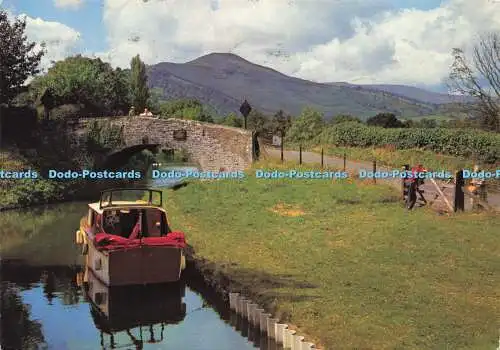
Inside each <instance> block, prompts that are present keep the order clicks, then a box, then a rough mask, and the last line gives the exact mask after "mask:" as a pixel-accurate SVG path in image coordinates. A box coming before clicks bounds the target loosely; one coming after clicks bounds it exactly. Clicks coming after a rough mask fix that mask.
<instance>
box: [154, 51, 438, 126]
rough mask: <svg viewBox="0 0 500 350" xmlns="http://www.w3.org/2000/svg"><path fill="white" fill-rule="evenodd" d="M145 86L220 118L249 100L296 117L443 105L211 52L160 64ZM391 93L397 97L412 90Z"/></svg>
mask: <svg viewBox="0 0 500 350" xmlns="http://www.w3.org/2000/svg"><path fill="white" fill-rule="evenodd" d="M148 81H149V85H150V87H152V88H160V89H162V90H163V95H164V97H165V98H166V99H170V98H183V97H191V98H196V99H198V100H200V101H201V102H202V103H204V104H209V105H211V106H212V107H214V108H215V109H216V110H217V112H218V113H221V114H227V113H230V112H238V109H239V106H240V104H241V102H242V101H243V100H244V99H247V100H248V101H249V103H250V105H252V106H253V107H255V108H256V109H258V110H260V111H262V112H265V113H275V112H276V111H278V110H279V109H283V110H284V111H285V112H287V113H290V114H292V115H298V114H299V113H300V112H301V111H302V109H303V108H304V107H305V106H313V107H316V108H318V109H319V110H321V111H323V112H324V113H325V115H326V116H327V117H331V116H334V115H338V114H352V115H356V116H359V117H363V118H366V117H369V116H373V115H375V114H377V113H380V112H392V113H394V114H396V115H398V116H405V117H412V116H420V115H428V114H433V113H435V112H436V111H437V108H438V106H437V102H436V101H438V100H439V101H441V100H440V99H439V97H437V96H439V95H440V94H434V93H432V92H427V91H425V90H422V91H423V92H422V93H421V94H420V95H421V98H423V97H426V99H425V101H420V100H418V99H417V98H409V97H407V96H404V93H400V94H399V95H396V94H395V93H394V92H391V91H385V90H383V89H375V88H374V87H373V86H372V87H368V88H366V87H363V86H357V85H351V84H343V83H333V84H327V83H325V84H322V83H315V82H311V81H307V80H303V79H298V78H294V77H289V76H287V75H285V74H282V73H280V72H278V71H276V70H273V69H271V68H268V67H264V66H260V65H257V64H254V63H251V62H249V61H247V60H245V59H243V58H241V57H239V56H236V55H234V54H228V53H212V54H208V55H206V56H202V57H200V58H198V59H195V60H193V61H190V62H187V63H168V62H163V63H158V64H155V65H152V66H149V67H148ZM382 86H385V85H382ZM391 89H392V90H393V91H396V92H397V91H400V90H401V91H403V90H404V91H406V90H405V89H416V88H411V87H407V86H403V87H400V88H399V90H398V88H391ZM425 93H426V94H427V95H426V94H425ZM429 101H430V102H429Z"/></svg>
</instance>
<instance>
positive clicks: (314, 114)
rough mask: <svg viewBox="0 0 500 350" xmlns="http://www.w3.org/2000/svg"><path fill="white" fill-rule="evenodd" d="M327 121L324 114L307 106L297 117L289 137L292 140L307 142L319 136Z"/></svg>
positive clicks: (289, 131)
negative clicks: (324, 119)
mask: <svg viewBox="0 0 500 350" xmlns="http://www.w3.org/2000/svg"><path fill="white" fill-rule="evenodd" d="M324 125H325V123H324V121H323V114H322V113H320V112H319V111H317V110H315V109H313V108H310V107H306V108H304V110H303V111H302V113H301V114H300V116H299V117H298V118H297V119H295V120H294V121H293V123H292V126H291V127H290V129H289V130H288V138H289V139H290V141H292V142H299V143H307V142H309V141H312V140H313V139H314V138H316V137H317V136H319V134H320V133H321V131H322V129H323V127H324Z"/></svg>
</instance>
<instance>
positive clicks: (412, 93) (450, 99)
mask: <svg viewBox="0 0 500 350" xmlns="http://www.w3.org/2000/svg"><path fill="white" fill-rule="evenodd" d="M333 84H335V83H333ZM349 85H351V84H349ZM354 86H361V87H362V88H363V89H368V90H375V91H385V92H388V93H390V94H393V95H395V96H401V97H406V98H409V99H412V100H416V101H420V102H425V103H432V104H445V103H460V102H472V99H471V98H464V97H462V96H455V95H449V94H443V93H438V92H432V91H428V90H424V89H421V88H418V87H414V86H408V85H391V84H362V85H354Z"/></svg>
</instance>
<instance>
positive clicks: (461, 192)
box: [280, 143, 498, 212]
mask: <svg viewBox="0 0 500 350" xmlns="http://www.w3.org/2000/svg"><path fill="white" fill-rule="evenodd" d="M280 148H281V162H283V161H284V151H283V143H282V144H281V147H280ZM298 158H299V164H300V165H302V164H303V149H302V146H301V145H300V146H299V155H298ZM335 158H336V157H335ZM320 163H321V168H325V167H326V166H327V164H326V162H325V155H324V149H323V148H321V153H320ZM334 165H336V166H338V162H335V164H334ZM409 169H410V166H409V165H404V166H403V170H409ZM342 170H343V171H344V172H345V171H347V155H346V153H345V152H344V154H343V157H342ZM372 171H373V173H374V175H373V176H372V181H373V183H375V184H376V183H377V178H376V176H375V173H376V172H377V160H376V159H373V161H372ZM405 180H406V179H405V178H403V179H402V180H401V190H402V198H403V199H404V198H405V196H406V191H407V188H406V186H405ZM450 180H452V181H453V182H454V188H453V204H452V203H451V202H450V201H449V200H448V198H447V196H446V195H445V194H444V193H443V191H442V189H441V188H440V186H439V185H438V184H437V183H436V181H435V180H434V179H432V178H431V179H430V182H431V183H432V184H433V186H434V187H435V189H436V192H437V193H438V194H439V196H441V198H442V199H443V201H444V202H445V203H446V206H447V207H448V209H449V210H450V211H452V212H458V211H465V197H466V196H467V197H468V198H469V199H471V200H472V208H473V209H486V210H489V211H495V209H494V208H493V207H492V206H491V205H490V204H488V201H487V188H490V189H494V188H496V187H497V186H498V184H497V183H496V182H495V181H490V183H488V186H486V184H482V185H478V186H473V185H469V186H467V184H466V181H465V179H464V173H463V170H459V171H457V172H455V176H454V177H453V178H452V179H450ZM471 186H472V187H471Z"/></svg>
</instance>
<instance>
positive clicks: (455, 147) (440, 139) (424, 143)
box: [316, 122, 500, 164]
mask: <svg viewBox="0 0 500 350" xmlns="http://www.w3.org/2000/svg"><path fill="white" fill-rule="evenodd" d="M316 141H317V143H322V144H331V145H337V146H350V147H382V146H387V145H394V146H395V147H396V148H398V149H409V148H423V149H427V150H430V151H433V152H436V153H442V154H449V155H452V156H456V157H466V158H471V157H473V158H477V160H479V161H482V162H485V163H487V164H495V163H497V162H499V161H500V134H493V133H489V132H482V131H476V130H467V131H466V130H460V129H442V128H432V129H417V128H408V129H396V128H391V129H383V128H379V127H370V126H365V125H362V124H359V123H355V122H351V123H342V124H337V125H333V126H329V127H327V128H325V129H324V130H323V131H322V132H321V134H320V135H319V136H318V138H317V140H316Z"/></svg>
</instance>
